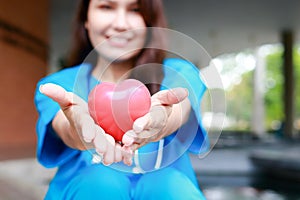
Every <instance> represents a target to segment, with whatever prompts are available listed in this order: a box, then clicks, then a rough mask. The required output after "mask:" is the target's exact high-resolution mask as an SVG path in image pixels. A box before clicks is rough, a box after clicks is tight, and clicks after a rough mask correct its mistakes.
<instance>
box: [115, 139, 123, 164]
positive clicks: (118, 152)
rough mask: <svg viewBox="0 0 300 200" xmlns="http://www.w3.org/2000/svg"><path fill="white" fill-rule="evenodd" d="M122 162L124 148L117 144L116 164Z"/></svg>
mask: <svg viewBox="0 0 300 200" xmlns="http://www.w3.org/2000/svg"><path fill="white" fill-rule="evenodd" d="M120 161H122V147H121V145H120V144H118V143H116V145H115V160H114V162H120Z"/></svg>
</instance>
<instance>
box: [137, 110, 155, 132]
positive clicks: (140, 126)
mask: <svg viewBox="0 0 300 200" xmlns="http://www.w3.org/2000/svg"><path fill="white" fill-rule="evenodd" d="M150 121H151V116H150V113H147V114H146V115H144V116H143V117H140V118H138V119H136V120H135V121H134V123H133V126H132V129H133V130H134V131H135V132H136V133H140V132H142V131H143V130H145V129H146V128H147V127H148V125H149V124H150Z"/></svg>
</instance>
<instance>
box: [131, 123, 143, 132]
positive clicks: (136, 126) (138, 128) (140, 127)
mask: <svg viewBox="0 0 300 200" xmlns="http://www.w3.org/2000/svg"><path fill="white" fill-rule="evenodd" d="M133 129H134V130H135V131H136V132H138V133H139V132H141V131H142V130H143V126H142V125H140V124H134V126H133Z"/></svg>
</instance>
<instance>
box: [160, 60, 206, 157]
mask: <svg viewBox="0 0 300 200" xmlns="http://www.w3.org/2000/svg"><path fill="white" fill-rule="evenodd" d="M164 73H165V79H164V80H163V82H162V88H164V89H169V88H175V87H184V88H186V89H188V91H189V97H188V98H189V100H190V103H191V107H192V110H193V112H191V113H190V117H189V119H188V121H187V122H186V123H185V124H184V125H183V126H182V127H181V128H180V129H179V130H178V131H177V136H178V138H179V139H180V138H181V139H180V140H185V142H186V144H187V145H188V150H189V151H190V152H191V153H196V154H200V153H203V152H206V151H207V150H208V148H209V139H208V136H207V132H206V130H205V129H204V127H203V124H202V120H201V106H200V104H201V100H202V97H203V94H204V93H205V91H206V85H205V84H204V82H203V81H202V79H201V77H200V71H199V69H198V68H197V67H196V66H195V65H193V64H192V63H190V62H188V61H186V60H182V59H178V58H169V59H166V60H165V62H164ZM179 132H180V134H179Z"/></svg>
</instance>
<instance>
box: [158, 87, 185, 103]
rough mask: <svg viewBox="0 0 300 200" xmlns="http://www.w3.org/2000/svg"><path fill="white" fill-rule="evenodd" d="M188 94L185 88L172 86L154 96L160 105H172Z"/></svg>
mask: <svg viewBox="0 0 300 200" xmlns="http://www.w3.org/2000/svg"><path fill="white" fill-rule="evenodd" d="M187 96H188V90H187V89H185V88H174V89H171V90H162V91H160V92H158V93H157V94H156V95H154V97H155V98H156V101H158V102H160V104H162V105H173V104H177V103H180V102H181V101H183V100H184V99H185V98H186V97H187Z"/></svg>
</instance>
